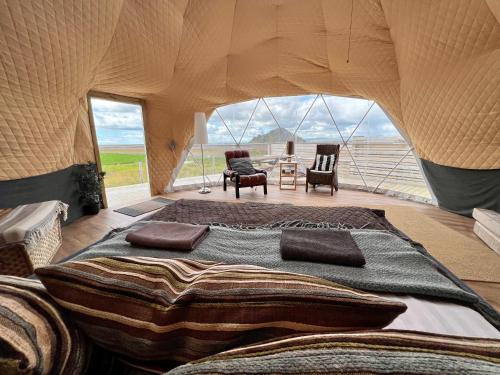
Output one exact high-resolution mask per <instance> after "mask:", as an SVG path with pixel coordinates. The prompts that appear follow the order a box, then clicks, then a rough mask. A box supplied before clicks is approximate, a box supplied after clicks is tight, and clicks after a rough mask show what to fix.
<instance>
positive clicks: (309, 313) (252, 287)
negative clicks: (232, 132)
mask: <svg viewBox="0 0 500 375" xmlns="http://www.w3.org/2000/svg"><path fill="white" fill-rule="evenodd" d="M35 272H36V274H37V276H38V277H39V278H40V279H41V281H42V283H43V284H44V286H45V287H46V288H47V291H48V293H49V294H50V295H51V296H52V297H53V298H54V299H55V300H56V301H57V302H58V303H59V304H60V305H61V306H62V307H64V308H65V309H66V311H68V312H69V313H70V315H71V317H72V321H73V322H75V323H76V324H77V325H78V327H79V328H80V329H81V330H82V331H83V332H85V334H86V335H87V336H88V337H89V338H91V339H92V340H93V341H94V342H96V343H97V344H98V345H100V346H102V347H105V348H106V349H108V350H111V351H113V352H115V353H119V354H122V355H125V356H127V357H129V358H134V359H136V360H141V361H176V362H180V363H186V362H189V361H192V360H196V359H201V358H203V357H206V356H208V355H213V354H216V353H219V352H221V351H223V350H228V349H232V348H236V347H239V346H242V345H247V344H250V343H256V342H260V341H263V340H269V339H275V338H278V337H285V336H289V335H296V334H306V333H312V332H340V331H353V330H365V329H375V328H382V327H385V326H387V325H388V324H389V323H390V322H392V321H393V320H394V319H395V318H396V317H397V316H398V315H399V314H401V313H402V312H404V311H406V305H405V304H403V303H401V302H398V301H392V300H389V299H385V298H381V297H379V296H377V295H374V294H371V293H367V292H362V291H360V290H355V289H352V288H349V287H346V286H343V285H339V284H337V283H332V282H329V281H327V280H324V279H320V278H317V277H312V276H307V275H299V274H293V273H289V272H281V271H277V270H270V269H267V268H263V267H256V266H251V265H226V264H220V263H214V262H207V261H197V260H196V261H195V260H191V259H158V258H150V257H108V258H95V259H91V260H85V261H74V262H66V263H63V264H55V265H50V266H46V267H42V268H38V269H37V270H36V271H35Z"/></svg>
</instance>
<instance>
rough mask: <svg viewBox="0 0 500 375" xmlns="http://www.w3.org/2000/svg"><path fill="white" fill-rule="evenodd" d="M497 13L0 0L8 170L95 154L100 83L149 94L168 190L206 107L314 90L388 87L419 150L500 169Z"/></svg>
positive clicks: (484, 2) (444, 7)
mask: <svg viewBox="0 0 500 375" xmlns="http://www.w3.org/2000/svg"><path fill="white" fill-rule="evenodd" d="M352 4H353V6H354V8H353V9H352V13H353V19H352V32H351V43H350V46H351V47H350V62H349V63H347V62H346V60H347V49H348V45H349V25H350V21H351V20H350V15H351V6H352ZM499 12H500V10H499V7H498V2H497V1H496V0H422V1H411V0H398V1H394V0H354V1H351V0H336V1H331V0H308V1H303V0H252V1H245V0H210V1H206V0H190V1H188V0H178V1H174V0H171V1H160V0H148V1H140V0H106V1H100V0H64V1H63V0H59V1H57V0H53V1H44V2H37V1H18V0H0V32H1V35H0V43H1V55H0V58H1V59H2V60H1V61H2V64H1V66H0V90H1V91H0V179H4V180H6V179H14V178H21V177H27V176H32V175H37V174H42V173H47V172H51V171H55V170H60V169H62V168H65V167H67V166H69V165H72V164H74V163H77V162H82V161H87V160H91V159H92V144H91V137H90V132H89V125H88V118H87V110H88V109H87V108H86V106H87V104H86V100H85V96H86V93H87V92H88V90H91V89H92V90H97V91H104V92H110V93H115V94H122V95H127V96H134V97H140V98H144V99H145V102H146V111H145V118H146V124H145V126H146V142H147V148H148V162H149V163H150V169H149V170H150V173H151V177H152V178H151V184H152V191H153V192H154V193H159V192H162V191H163V189H164V188H165V186H166V185H167V184H168V182H169V180H170V178H171V175H172V171H173V170H174V168H175V167H176V166H177V164H178V162H179V160H180V155H181V153H182V150H183V148H184V147H186V145H187V144H188V143H189V141H190V138H191V136H192V125H193V124H192V122H193V113H194V112H198V111H205V112H206V113H207V115H208V114H210V113H211V112H212V111H213V109H214V108H216V107H218V106H220V105H222V104H228V103H233V102H237V101H241V100H245V99H249V98H254V97H261V96H275V95H296V94H302V93H315V92H324V93H331V94H334V95H352V96H361V97H365V98H369V99H373V100H376V101H377V102H378V103H379V104H380V105H381V106H383V107H384V109H385V110H386V111H387V112H388V113H389V114H390V115H391V117H392V118H393V119H394V121H395V122H396V125H397V126H399V127H400V128H401V129H402V130H403V131H404V132H405V133H406V134H407V135H408V136H409V137H410V139H411V141H412V143H413V145H414V146H415V147H416V150H417V152H418V154H419V156H420V157H421V158H424V159H427V160H430V161H432V162H434V163H437V164H441V165H446V166H452V167H460V168H475V169H495V168H500V154H499V152H500V144H499V143H500V139H499V137H500V129H499V126H500V125H499V121H500V120H499V113H500V108H499V105H500V104H499V103H500V92H499V86H500V85H499V80H500V65H499V64H500V56H499V53H500V26H499ZM172 140H174V141H175V142H176V143H177V145H178V146H177V148H176V149H175V150H173V151H172V150H171V149H170V148H169V147H168V145H169V144H170V142H171V141H172Z"/></svg>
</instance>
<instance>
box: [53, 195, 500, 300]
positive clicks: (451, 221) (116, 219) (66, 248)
mask: <svg viewBox="0 0 500 375" xmlns="http://www.w3.org/2000/svg"><path fill="white" fill-rule="evenodd" d="M164 196H165V197H168V198H171V199H181V198H188V199H209V200H220V201H230V202H236V201H237V200H236V199H235V197H234V190H233V189H232V188H229V189H228V191H227V192H224V191H223V190H222V188H221V187H216V188H213V189H212V193H210V194H207V195H201V194H199V193H198V192H197V191H196V190H190V191H182V192H174V193H169V194H165V195H164ZM238 202H262V203H293V204H295V205H309V206H370V205H398V206H408V207H412V208H413V209H416V210H417V211H419V212H420V213H422V214H424V215H427V216H428V217H430V218H432V219H434V220H437V221H439V222H440V223H442V224H443V225H445V226H447V227H449V228H450V229H453V230H455V231H458V232H460V233H462V234H464V235H466V236H468V237H470V238H473V239H475V240H477V241H480V240H479V239H478V238H477V236H476V235H475V234H474V233H473V231H472V228H473V225H474V220H473V219H471V218H467V217H463V216H460V215H456V214H452V213H450V212H447V211H444V210H441V209H439V208H437V207H434V206H431V205H427V204H421V203H415V202H410V201H403V200H399V199H396V198H392V197H388V196H384V195H379V194H372V193H367V192H363V191H354V190H339V191H338V192H337V193H335V195H334V196H333V197H331V196H330V194H329V189H328V188H318V189H317V190H316V191H314V190H312V189H310V190H309V193H305V191H304V188H303V187H300V186H299V187H298V190H296V191H294V190H279V189H278V187H277V186H269V188H268V195H267V196H264V194H263V193H262V188H257V189H256V190H254V189H248V188H246V189H242V190H241V198H240V199H239V200H238ZM150 214H151V213H147V214H145V215H142V216H138V217H135V218H133V217H130V216H126V215H122V214H119V213H117V212H114V211H112V210H111V209H106V210H101V212H100V213H99V214H98V215H95V216H87V217H83V218H81V219H79V220H77V221H75V222H73V223H72V224H70V225H67V226H65V227H64V228H63V245H62V248H61V250H60V251H59V252H58V253H57V255H56V257H55V258H54V262H57V261H59V260H61V259H63V258H65V257H67V256H69V255H71V254H74V253H75V252H77V251H78V250H80V249H82V248H84V247H86V246H89V245H90V244H92V243H94V242H96V241H98V240H99V239H101V238H102V237H103V236H104V235H105V234H106V233H108V232H109V231H110V230H112V229H114V228H119V227H124V226H127V225H129V224H130V223H132V222H134V221H137V220H140V219H141V218H143V217H145V216H148V215H150ZM445 265H446V264H445ZM467 284H469V285H470V286H471V287H472V288H473V289H475V290H476V291H477V292H478V293H479V294H480V295H481V296H482V297H483V298H485V299H486V300H487V301H489V302H490V303H491V304H492V305H493V306H495V308H496V309H497V310H500V284H499V283H488V282H479V281H467Z"/></svg>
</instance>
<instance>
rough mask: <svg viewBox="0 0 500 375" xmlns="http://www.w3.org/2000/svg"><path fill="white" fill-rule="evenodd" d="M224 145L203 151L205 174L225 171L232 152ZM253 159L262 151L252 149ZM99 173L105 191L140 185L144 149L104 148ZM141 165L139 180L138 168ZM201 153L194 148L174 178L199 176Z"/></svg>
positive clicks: (144, 179) (144, 164) (145, 177)
mask: <svg viewBox="0 0 500 375" xmlns="http://www.w3.org/2000/svg"><path fill="white" fill-rule="evenodd" d="M232 148H233V147H232V146H227V145H220V146H218V145H212V146H210V148H207V149H205V174H206V175H211V174H219V173H222V171H223V170H224V168H225V167H226V162H225V159H224V156H223V155H224V151H225V150H227V149H232ZM251 153H252V156H260V155H265V153H266V150H265V148H262V147H258V146H254V147H253V148H252V149H251ZM100 155H101V165H102V169H103V170H104V171H105V172H106V176H105V178H104V182H105V185H106V187H116V186H125V185H134V184H140V183H144V182H147V181H148V173H147V162H146V155H145V150H144V147H143V146H140V147H138V146H130V147H127V146H116V147H109V146H108V147H103V148H101V150H100ZM139 163H142V180H141V177H140V176H141V175H140V166H139ZM201 174H202V169H201V152H200V149H199V147H193V149H192V150H191V154H190V155H189V157H188V158H187V159H186V160H185V162H184V165H183V166H182V168H181V170H180V171H179V174H178V175H177V178H186V177H194V176H201Z"/></svg>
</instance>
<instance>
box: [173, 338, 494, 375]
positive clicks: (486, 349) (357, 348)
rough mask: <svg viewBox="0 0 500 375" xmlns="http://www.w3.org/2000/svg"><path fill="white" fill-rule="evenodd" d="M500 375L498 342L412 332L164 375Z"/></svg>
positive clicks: (243, 352) (237, 358)
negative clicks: (250, 373)
mask: <svg viewBox="0 0 500 375" xmlns="http://www.w3.org/2000/svg"><path fill="white" fill-rule="evenodd" d="M249 369H251V372H252V373H253V374H274V375H279V374H282V375H285V374H388V373H390V374H414V375H417V374H425V375H428V374H435V375H442V374H468V375H488V374H491V375H493V374H500V340H494V339H477V338H464V337H458V336H445V335H436V334H425V333H417V332H411V331H395V330H387V331H383V330H382V331H381V330H379V331H364V332H353V333H331V334H313V335H306V336H298V337H292V338H286V339H280V340H275V341H271V342H266V343H260V344H255V345H252V346H247V347H244V348H238V349H233V350H229V351H226V352H223V353H219V354H216V355H214V356H211V357H207V358H203V359H201V360H199V361H197V362H193V363H188V364H186V365H183V366H180V367H177V368H175V369H173V370H172V371H170V372H168V375H194V374H196V375H201V374H248V373H249V371H248V370H249Z"/></svg>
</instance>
